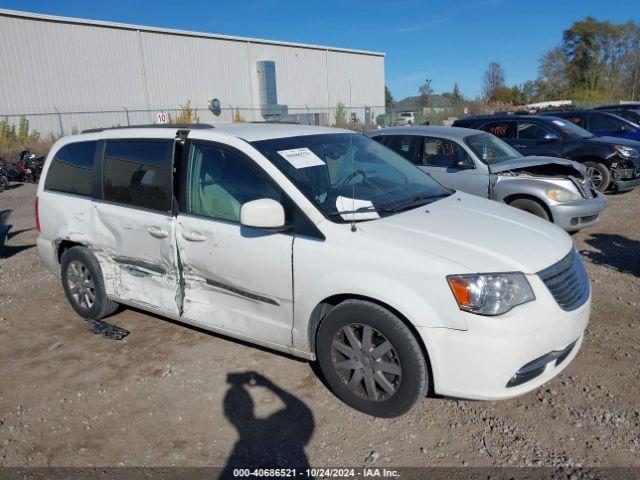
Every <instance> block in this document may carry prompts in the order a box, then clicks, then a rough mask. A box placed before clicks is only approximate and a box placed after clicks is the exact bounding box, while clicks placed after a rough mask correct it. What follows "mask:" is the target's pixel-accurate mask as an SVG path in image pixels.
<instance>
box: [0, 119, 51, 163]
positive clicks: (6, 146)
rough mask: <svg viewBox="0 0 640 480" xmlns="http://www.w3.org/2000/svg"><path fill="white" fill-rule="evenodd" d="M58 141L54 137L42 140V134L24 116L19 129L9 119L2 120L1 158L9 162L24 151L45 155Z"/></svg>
mask: <svg viewBox="0 0 640 480" xmlns="http://www.w3.org/2000/svg"><path fill="white" fill-rule="evenodd" d="M56 140H57V138H55V137H53V136H51V137H50V138H48V139H45V140H41V139H40V133H38V131H37V130H32V129H31V128H30V125H29V120H27V118H26V117H25V116H24V115H23V116H21V117H20V119H19V120H18V125H17V127H16V124H15V123H10V122H9V119H8V118H7V117H5V118H4V119H3V120H0V157H3V158H5V159H7V160H11V159H15V158H16V157H17V155H18V153H19V152H21V151H22V150H29V151H31V152H35V153H41V154H45V153H47V152H48V151H49V148H51V145H53V143H54V142H55V141H56Z"/></svg>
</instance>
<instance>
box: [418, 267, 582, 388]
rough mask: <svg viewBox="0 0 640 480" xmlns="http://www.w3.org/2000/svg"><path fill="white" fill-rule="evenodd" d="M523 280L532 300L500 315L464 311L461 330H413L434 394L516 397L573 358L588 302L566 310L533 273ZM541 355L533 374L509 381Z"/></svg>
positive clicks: (577, 349)
mask: <svg viewBox="0 0 640 480" xmlns="http://www.w3.org/2000/svg"><path fill="white" fill-rule="evenodd" d="M527 279H528V280H529V283H530V284H531V287H532V288H533V290H534V292H535V295H536V300H534V301H532V302H529V303H526V304H524V305H520V306H518V307H516V308H514V309H513V310H511V311H510V312H508V313H506V314H504V315H500V316H497V317H483V316H480V315H473V314H469V313H464V316H465V318H466V321H467V325H468V329H467V330H465V331H462V330H453V329H447V328H428V327H420V328H418V330H419V332H420V335H421V337H422V339H423V340H424V342H425V345H426V348H427V352H428V354H429V359H430V361H431V367H432V372H433V384H434V390H435V392H436V393H438V394H441V395H447V396H453V397H460V398H470V399H477V400H498V399H506V398H512V397H516V396H518V395H522V394H524V393H527V392H529V391H531V390H534V389H536V388H538V387H539V386H540V385H542V384H544V383H545V382H547V381H549V380H551V379H552V378H553V377H555V376H556V375H558V374H559V373H560V372H561V371H562V370H563V369H564V368H565V367H566V366H567V365H569V363H570V362H571V361H572V360H573V358H574V357H575V356H576V355H577V353H578V351H579V349H580V346H581V344H582V339H583V333H584V330H585V328H586V326H587V323H588V322H589V315H590V311H591V298H589V300H588V301H587V302H586V303H585V304H584V305H582V306H581V307H579V308H578V309H576V310H574V311H570V312H567V311H564V310H562V309H561V308H560V307H559V306H558V304H557V303H556V301H555V299H554V298H553V296H552V295H551V293H550V292H549V291H548V290H547V288H546V286H545V284H544V283H543V282H542V280H540V278H539V277H538V276H537V275H527ZM574 342H575V344H574V345H573V347H572V348H570V349H567V347H568V346H570V345H571V344H572V343H574ZM565 349H566V350H567V351H565ZM555 352H561V353H560V354H557V355H556V354H554V353H555ZM563 353H566V355H562V354H563ZM545 355H548V357H547V359H548V360H547V361H546V362H543V367H544V368H542V369H541V370H539V371H538V372H537V374H536V375H535V376H533V377H532V378H530V379H525V381H523V382H521V383H518V382H514V381H513V380H512V379H513V378H514V376H515V375H516V373H517V372H522V370H523V367H526V366H527V365H528V364H531V363H532V362H534V361H536V360H539V359H540V358H541V357H544V356H545ZM561 356H562V357H563V358H561V359H560V357H561ZM559 359H560V360H561V361H558V360H559ZM537 366H538V367H539V366H540V365H537ZM510 382H511V385H510V386H508V385H509V384H510ZM514 383H515V385H514Z"/></svg>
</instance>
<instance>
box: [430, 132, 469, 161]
mask: <svg viewBox="0 0 640 480" xmlns="http://www.w3.org/2000/svg"><path fill="white" fill-rule="evenodd" d="M423 162H424V164H425V165H429V166H431V167H455V166H456V165H457V164H458V163H459V162H463V163H466V164H469V165H473V164H472V163H471V160H470V159H469V157H468V156H467V152H465V151H464V149H463V148H462V147H461V146H460V145H458V144H457V143H455V142H452V141H451V140H444V139H442V138H431V137H425V139H424V154H423Z"/></svg>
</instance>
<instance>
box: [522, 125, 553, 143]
mask: <svg viewBox="0 0 640 480" xmlns="http://www.w3.org/2000/svg"><path fill="white" fill-rule="evenodd" d="M550 134H552V132H551V130H548V129H546V128H544V127H542V126H540V125H538V124H536V123H529V122H520V123H518V138H519V139H521V140H543V139H544V138H545V137H546V136H547V135H550Z"/></svg>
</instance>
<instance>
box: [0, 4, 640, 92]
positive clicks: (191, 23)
mask: <svg viewBox="0 0 640 480" xmlns="http://www.w3.org/2000/svg"><path fill="white" fill-rule="evenodd" d="M0 8H7V9H12V10H22V11H27V12H36V13H47V14H52V15H63V16H68V17H79V18H89V19H94V20H105V21H114V22H122V23H133V24H139V25H149V26H155V27H164V28H176V29H184V30H193V31H199V32H209V33H219V34H226V35H237V36H245V37H254V38H265V39H272V40H283V41H290V42H301V43H312V44H319V45H327V46H333V47H342V48H356V49H362V50H373V51H380V52H384V53H385V54H386V58H385V82H386V84H387V86H388V87H389V88H390V89H391V93H392V94H393V96H394V97H395V99H396V100H400V99H402V98H404V97H407V96H410V95H417V94H418V87H419V86H420V85H421V84H422V83H424V81H425V79H431V80H432V87H433V89H434V91H435V92H436V93H441V92H446V91H450V90H451V89H452V88H453V84H454V82H457V83H458V85H459V87H460V89H461V91H462V93H463V94H464V95H465V96H467V97H475V96H477V95H479V94H480V92H481V88H482V73H483V72H484V70H485V69H486V68H487V66H488V64H489V63H490V62H492V61H496V62H499V63H500V64H501V65H502V67H503V69H504V71H505V80H506V83H507V85H509V86H511V85H514V84H521V83H523V82H525V81H527V80H533V79H535V78H536V76H537V70H538V59H539V58H540V56H541V55H542V54H544V52H546V51H547V50H548V49H549V48H551V47H553V46H555V45H558V44H559V43H560V41H561V39H562V31H563V30H564V29H566V28H568V27H570V26H571V24H572V23H573V21H575V20H579V19H582V18H584V17H586V16H588V15H591V16H593V17H595V18H597V19H599V20H610V21H611V22H614V23H622V22H626V21H629V20H634V21H636V22H638V23H640V0H423V1H413V0H396V1H392V0H387V1H385V2H382V1H378V0H368V1H366V2H364V1H346V0H322V1H315V0H313V1H312V0H306V1H305V0H295V1H290V0H281V1H266V0H265V1H259V0H235V1H229V0H226V1H216V0H213V1H212V0H209V1H205V0H196V1H188V0H184V1H182V2H175V1H164V0H127V1H123V0H111V1H108V2H105V1H90V0H84V1H82V0H67V1H61V0H47V1H34V0H18V1H16V0H0Z"/></svg>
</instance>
